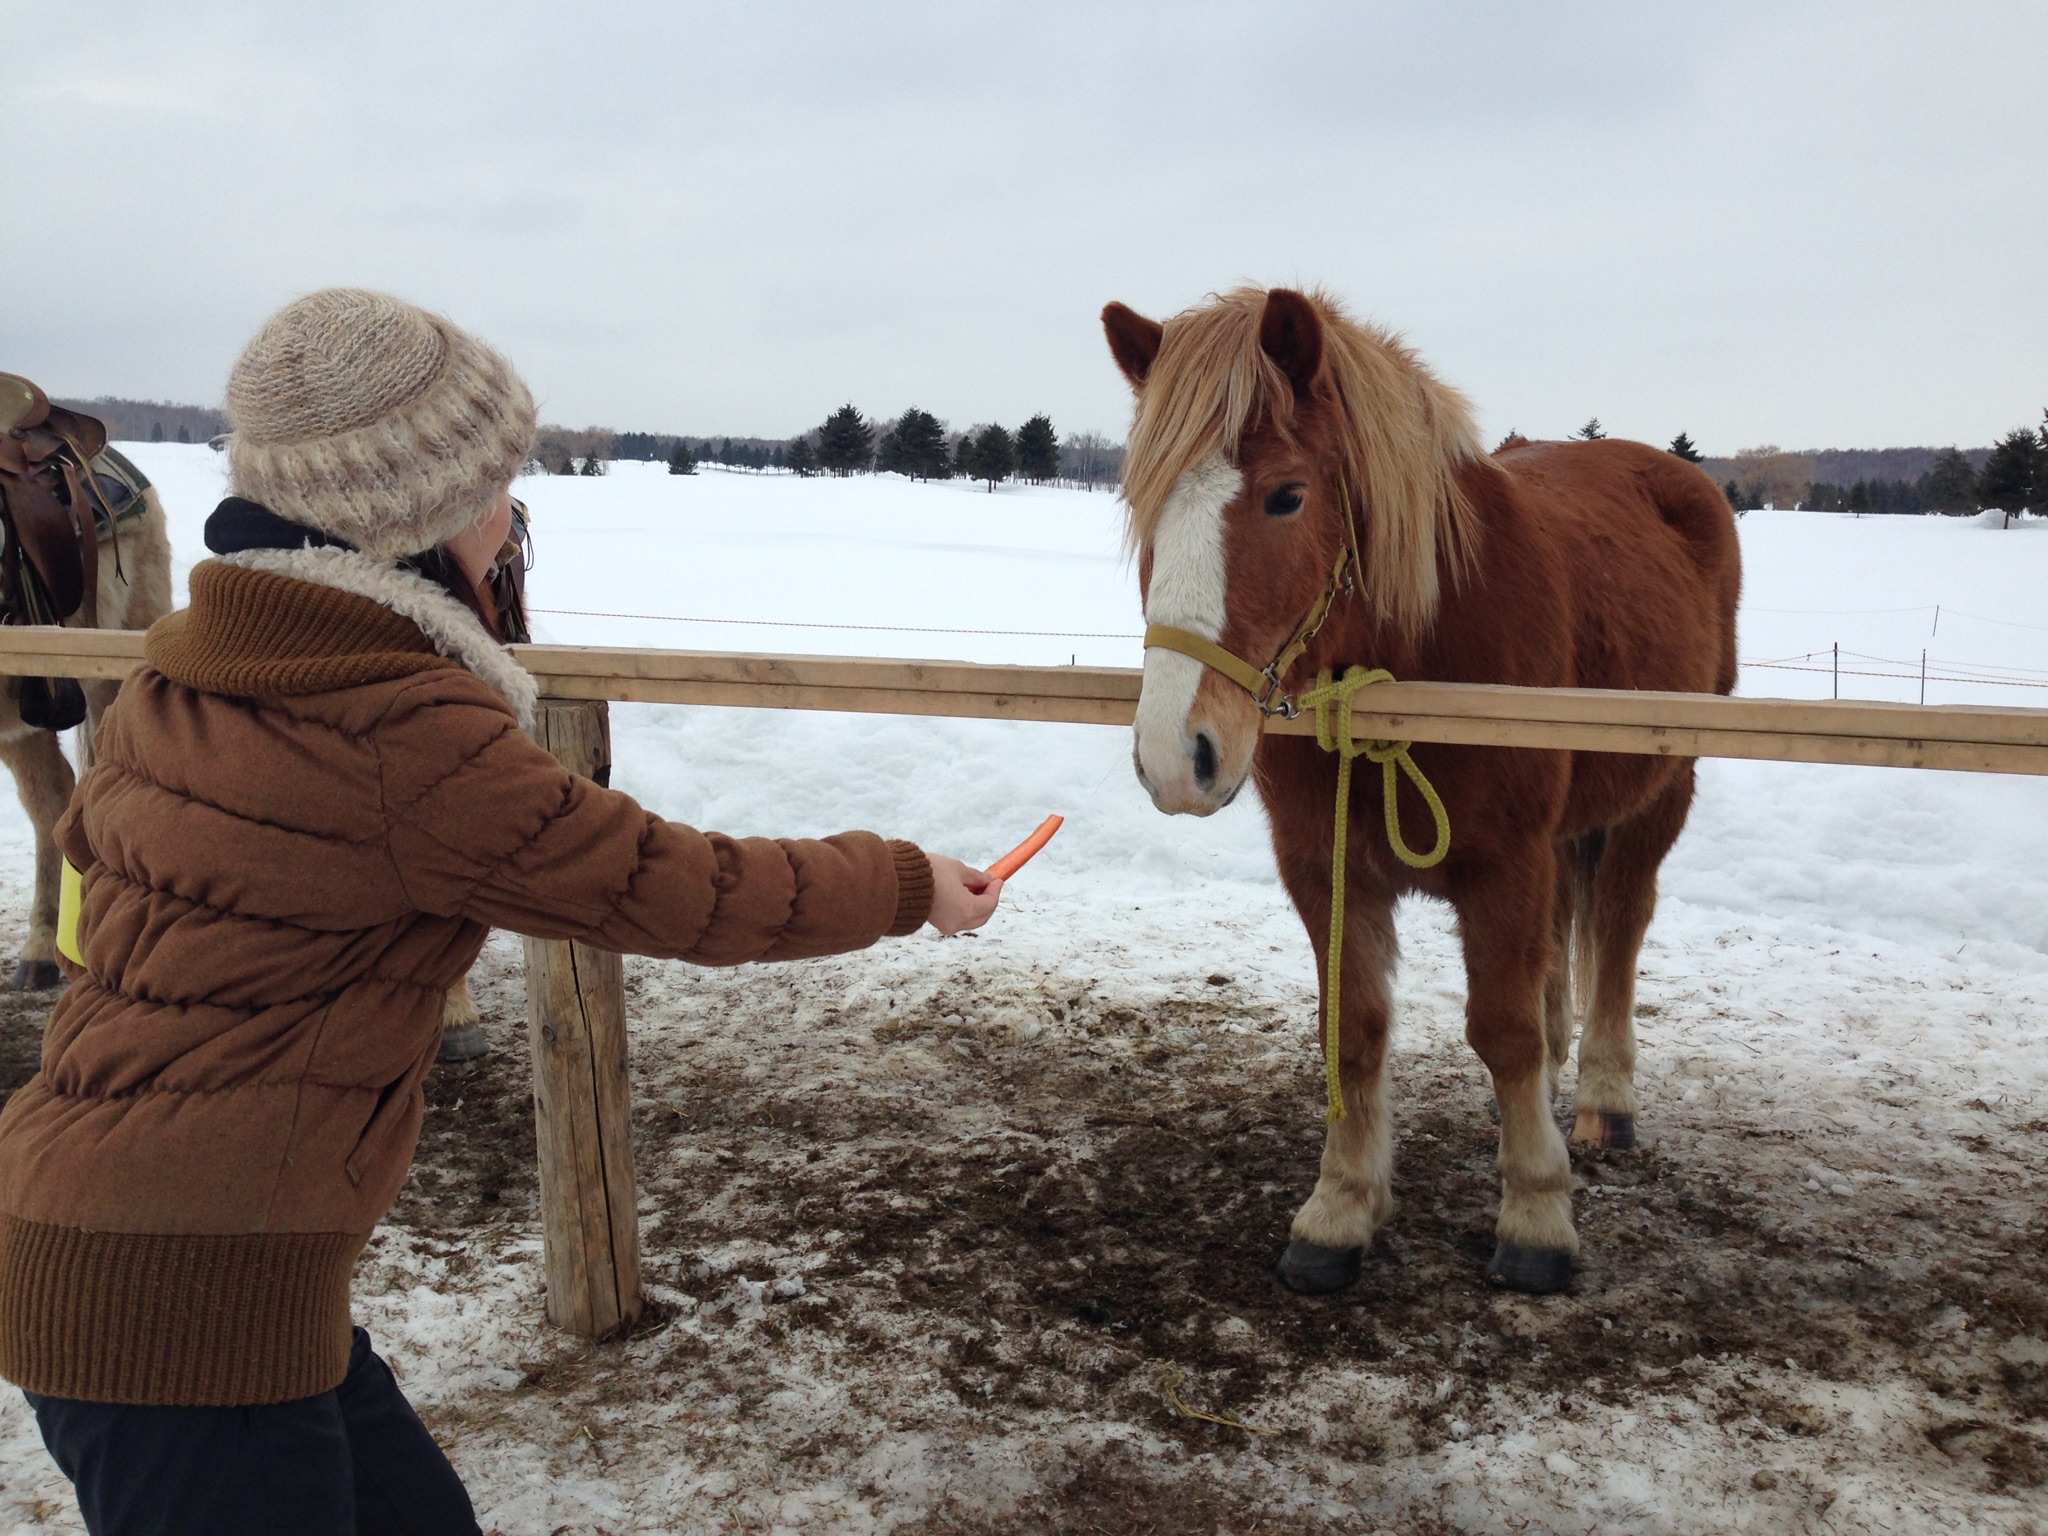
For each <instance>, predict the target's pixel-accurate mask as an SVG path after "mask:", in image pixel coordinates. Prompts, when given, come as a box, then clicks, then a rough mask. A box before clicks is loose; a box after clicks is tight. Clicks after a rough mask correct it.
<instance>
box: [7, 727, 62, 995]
mask: <svg viewBox="0 0 2048 1536" xmlns="http://www.w3.org/2000/svg"><path fill="white" fill-rule="evenodd" d="M16 730H17V731H19V730H21V728H20V727H16ZM0 762H4V763H6V765H7V766H8V768H9V769H11V770H12V771H13V773H14V787H15V790H16V792H17V793H19V794H20V796H21V808H22V809H23V810H25V811H27V812H28V819H29V822H30V824H31V825H33V826H34V828H35V832H36V887H35V895H34V897H33V899H32V900H31V901H30V903H29V915H28V942H27V943H25V944H23V945H22V948H21V960H20V963H19V964H17V965H16V966H15V968H14V989H15V990H16V991H17V992H40V991H44V990H46V989H48V988H50V987H59V986H62V985H63V984H64V973H63V972H62V971H60V970H58V969H57V894H58V883H59V882H58V872H59V868H60V863H61V861H60V859H59V857H58V854H57V842H56V839H55V838H54V837H53V836H52V833H53V831H54V830H55V828H56V825H57V818H58V817H60V816H62V815H63V814H64V808H65V807H66V806H67V805H69V804H70V803H71V786H72V775H71V764H70V763H69V762H68V761H66V760H65V757H64V749H63V748H62V747H61V746H59V745H58V743H57V737H56V735H55V733H54V732H51V731H35V730H29V731H23V732H22V733H21V734H19V735H16V734H12V733H10V734H5V735H0Z"/></svg>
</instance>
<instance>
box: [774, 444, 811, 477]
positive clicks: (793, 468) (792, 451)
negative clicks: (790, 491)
mask: <svg viewBox="0 0 2048 1536" xmlns="http://www.w3.org/2000/svg"><path fill="white" fill-rule="evenodd" d="M782 462H783V463H784V464H786V465H787V466H788V467H789V470H790V473H792V474H796V475H802V476H804V477H806V478H808V477H809V476H811V475H815V474H816V473H817V472H818V455H817V454H816V452H814V451H813V450H812V448H811V440H810V439H809V438H808V437H799V438H797V439H795V440H794V441H792V442H791V443H790V445H789V449H788V451H787V452H786V453H784V454H783V456H782Z"/></svg>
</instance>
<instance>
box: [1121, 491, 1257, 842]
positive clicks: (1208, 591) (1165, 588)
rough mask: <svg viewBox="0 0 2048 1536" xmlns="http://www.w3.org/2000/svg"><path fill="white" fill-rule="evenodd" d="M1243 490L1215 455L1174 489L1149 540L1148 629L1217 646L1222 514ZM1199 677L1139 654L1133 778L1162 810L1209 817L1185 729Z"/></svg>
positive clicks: (1180, 665)
mask: <svg viewBox="0 0 2048 1536" xmlns="http://www.w3.org/2000/svg"><path fill="white" fill-rule="evenodd" d="M1243 489H1244V476H1243V475H1241V474H1239V473H1238V472H1237V470H1236V468H1235V467H1234V466H1232V465H1231V464H1230V463H1228V462H1227V461H1226V460H1225V459H1224V458H1223V456H1222V455H1221V454H1211V455H1210V456H1209V457H1208V458H1205V459H1203V460H1202V461H1201V462H1200V463H1199V464H1196V465H1195V466H1194V467H1192V468H1191V469H1189V470H1188V471H1187V472H1186V473H1185V474H1183V475H1182V476H1181V477H1180V479H1179V481H1178V482H1177V483H1176V484H1175V485H1174V488H1173V493H1172V494H1171V495H1169V496H1168V497H1167V498H1166V507H1165V510H1164V511H1162V512H1161V513H1160V515H1159V526H1158V528H1157V529H1156V530H1155V531H1154V532H1153V535H1152V584H1151V586H1150V588H1149V589H1148V590H1147V591H1146V594H1145V622H1146V623H1147V624H1168V625H1171V626H1173V627H1174V628H1176V629H1185V630H1188V631H1190V632H1191V633H1194V634H1197V635H1200V636H1201V637H1202V638H1203V639H1205V640H1221V639H1222V637H1223V617H1224V614H1223V604H1224V592H1225V586H1226V582H1227V574H1226V572H1225V570H1224V567H1223V509H1224V508H1225V507H1227V506H1229V505H1230V503H1231V502H1232V501H1233V500H1234V499H1235V498H1236V496H1237V494H1238V493H1239V492H1240V491H1242V490H1243ZM1203 671H1204V668H1203V666H1202V664H1201V663H1200V662H1199V661H1196V660H1195V659H1194V658H1193V657H1192V656H1183V655H1181V653H1180V652H1178V651H1163V650H1148V651H1147V652H1146V653H1145V681H1144V686H1143V687H1142V688H1141V689H1140V690H1139V693H1138V721H1137V736H1138V741H1137V747H1138V773H1139V777H1140V778H1142V779H1143V780H1144V783H1145V787H1146V788H1147V789H1148V790H1150V791H1151V793H1152V799H1153V801H1154V802H1155V803H1156V804H1157V805H1158V806H1159V808H1160V809H1161V810H1165V811H1191V810H1201V811H1212V810H1214V809H1216V806H1217V804H1220V803H1221V802H1220V801H1212V800H1211V798H1210V796H1209V794H1208V793H1207V792H1206V791H1205V790H1204V789H1203V788H1202V787H1201V786H1199V785H1197V784H1196V783H1195V772H1194V761H1195V744H1194V740H1193V738H1192V736H1191V735H1190V734H1189V732H1188V729H1187V720H1188V713H1189V711H1190V710H1192V709H1193V708H1194V705H1195V692H1196V690H1197V689H1198V688H1200V687H1201V683H1202V673H1203Z"/></svg>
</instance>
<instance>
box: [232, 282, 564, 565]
mask: <svg viewBox="0 0 2048 1536" xmlns="http://www.w3.org/2000/svg"><path fill="white" fill-rule="evenodd" d="M228 425H229V427H230V428H231V429H232V431H231V433H230V435H229V437H228V478H229V481H230V485H231V488H232V489H233V491H234V493H235V494H236V495H237V496H245V497H247V498H248V499H249V500H251V501H256V502H261V503H262V504H263V505H264V506H266V507H268V508H270V510H271V511H273V512H275V513H276V514H277V515H278V516H279V517H282V518H285V519H287V520H289V521H291V522H294V523H303V524H304V525H305V526H307V527H309V528H317V529H319V530H320V531H321V532H322V533H326V534H331V535H332V536H333V537H335V538H337V539H342V540H344V541H346V542H347V543H350V544H353V545H354V546H355V547H356V548H357V549H360V550H361V551H363V553H364V554H366V555H370V556H372V557H374V558H376V559H380V560H396V559H400V558H402V557H404V556H406V555H416V554H419V553H420V552H421V551H423V550H427V549H432V548H433V547H434V546H435V545H437V544H441V543H443V542H445V541H446V540H448V539H451V538H453V537H454V536H455V535H456V534H458V533H460V532H462V530H463V529H465V528H467V527H468V526H469V525H470V524H471V523H473V522H474V521H476V518H477V516H478V514H480V513H481V512H483V511H484V509H485V508H486V507H487V506H489V504H490V502H491V499H492V498H493V497H495V496H496V495H497V493H498V492H499V491H501V490H503V489H504V488H505V487H506V486H507V485H509V484H510V483H511V481H512V477H513V476H514V475H516V474H518V473H519V469H520V466H521V465H522V464H524V463H525V462H526V458H527V454H528V453H529V452H530V451H531V449H532V446H533V429H534V410H533V395H532V394H531V392H529V391H528V389H527V387H526V383H525V381H524V380H522V379H521V378H520V377H519V375H518V374H517V373H515V372H514V371H513V369H512V365H511V364H510V363H508V362H506V361H505V359H504V358H502V357H500V356H499V355H498V354H497V353H496V352H494V351H492V350H491V349H490V348H489V347H487V346H485V345H484V344H483V343H482V342H480V341H478V340H477V339H476V338H475V337H474V336H471V335H470V334H469V333H468V332H466V331H463V330H460V329H458V328H457V327H456V326H454V325H452V324H450V323H449V322H448V321H446V320H444V319H442V318H441V317H440V316H439V315H432V314H428V313H427V311H425V310H423V309H419V308H416V307H415V306H413V305H411V304H408V303H406V302H405V301H404V300H403V299H394V298H392V297H391V296H390V295H389V294H383V293H370V292H367V291H365V290H364V289H361V288H325V289H322V290H321V291H320V292H318V293H311V294H308V295H307V296H306V297H305V298H303V299H300V300H298V301H297V302H296V303H292V304H287V305H286V306H285V307H284V308H283V309H281V310H279V311H278V312H277V313H276V314H274V315H272V316H271V317H270V318H269V319H268V320H266V321H265V322H264V323H263V329H262V330H260V331H258V332H257V333H256V336H255V339H254V340H252V341H251V342H250V343H249V345H248V346H247V347H245V348H244V349H243V350H242V355H241V357H240V358H239V359H237V360H236V363H235V369H234V372H233V373H231V374H230V375H229V376H228Z"/></svg>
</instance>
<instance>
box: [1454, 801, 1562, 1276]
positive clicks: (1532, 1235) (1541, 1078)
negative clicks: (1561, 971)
mask: <svg viewBox="0 0 2048 1536" xmlns="http://www.w3.org/2000/svg"><path fill="white" fill-rule="evenodd" d="M1513 854H1514V856H1512V857H1506V858H1502V859H1500V860H1499V861H1498V862H1495V863H1492V864H1490V866H1489V867H1486V868H1484V869H1481V870H1479V871H1476V872H1474V873H1472V874H1470V875H1468V876H1466V877H1465V879H1463V880H1462V881H1461V882H1460V884H1459V886H1458V887H1457V888H1456V889H1455V890H1454V892H1453V901H1454V902H1455V904H1456V906H1457V909H1458V926H1459V929H1460V931H1461V933H1462V935H1463V938H1464V941H1465V976H1466V983H1467V997H1468V1001H1467V1004H1466V1018H1465V1038H1466V1039H1467V1040H1469V1041H1470V1042H1471V1044H1472V1048H1473V1050H1475V1051H1476V1052H1478V1054H1479V1059H1480V1060H1481V1061H1483V1062H1484V1063H1486V1068H1487V1070H1488V1071H1489V1072H1490V1073H1492V1075H1493V1095H1494V1101H1495V1102H1496V1103H1497V1104H1498V1105H1499V1107H1500V1177H1501V1199H1500V1219H1499V1221H1498V1222H1497V1223H1496V1224H1495V1232H1496V1234H1497V1236H1498V1239H1499V1241H1498V1243H1497V1245H1496V1246H1495V1249H1494V1255H1493V1261H1492V1263H1490V1264H1489V1265H1488V1266H1487V1269H1486V1275H1487V1278H1488V1279H1489V1280H1492V1281H1493V1282H1494V1283H1495V1284H1498V1285H1505V1286H1510V1287H1512V1288H1513V1289H1515V1290H1521V1291H1537V1292H1543V1291H1556V1290H1561V1289H1563V1287H1564V1286H1565V1285H1566V1284H1567V1283H1568V1282H1569V1281H1570V1279H1571V1273H1572V1257H1573V1255H1574V1254H1576V1253H1577V1252H1578V1248H1579V1240H1578V1236H1577V1234H1576V1233H1575V1232H1574V1231H1573V1230H1572V1201H1571V1188H1572V1169H1571V1158H1570V1157H1569V1156H1568V1155H1567V1153H1566V1151H1565V1144H1564V1137H1563V1135H1562V1134H1560V1133H1559V1131H1558V1128H1557V1122H1556V1121H1555V1120H1553V1119H1552V1118H1551V1109H1550V1097H1549V1094H1548V1092H1547V1090H1548V1088H1549V1084H1550V1073H1549V1059H1548V1058H1549V1043H1548V1041H1547V1039H1546V1038H1545V1023H1546V1018H1545V1012H1544V1005H1545V1001H1546V993H1547V991H1548V985H1549V982H1550V980H1551V978H1552V976H1553V975H1554V968H1553V965H1552V954H1551V950H1552V947H1553V945H1554V943H1555V937H1556V929H1555V925H1554V922H1553V917H1552V912H1551V908H1552V906H1553V905H1554V903H1555V901H1556V897H1557V878H1556V853H1555V850H1554V849H1553V848H1552V845H1551V844H1550V843H1549V842H1547V841H1544V842H1538V843H1533V844H1531V845H1530V846H1529V847H1527V848H1525V849H1519V850H1514V851H1513Z"/></svg>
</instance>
